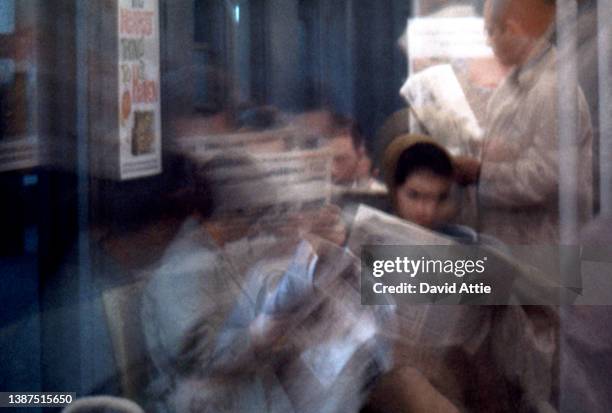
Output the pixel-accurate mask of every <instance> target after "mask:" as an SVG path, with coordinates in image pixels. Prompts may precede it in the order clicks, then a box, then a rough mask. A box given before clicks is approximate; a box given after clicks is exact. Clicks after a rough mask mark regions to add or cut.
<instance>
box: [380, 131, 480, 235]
mask: <svg viewBox="0 0 612 413" xmlns="http://www.w3.org/2000/svg"><path fill="white" fill-rule="evenodd" d="M383 169H384V173H385V181H386V184H387V187H388V188H389V197H390V198H391V205H392V207H393V208H394V210H395V213H396V214H397V215H398V216H399V217H400V218H403V219H405V220H406V221H410V222H413V223H415V224H417V225H420V226H422V227H425V228H427V229H430V230H432V231H437V232H440V233H442V234H444V235H447V236H449V237H451V238H454V239H457V240H458V241H460V242H467V243H474V242H476V241H477V239H478V237H477V234H476V233H475V232H474V231H473V230H472V229H471V228H469V227H466V226H462V225H456V224H454V223H453V219H454V218H455V217H456V216H457V212H458V205H457V199H456V194H455V193H454V185H455V180H454V170H453V164H452V158H451V156H450V154H449V153H448V151H447V150H446V149H445V148H444V147H443V146H441V145H439V144H438V143H437V142H435V141H434V140H433V139H432V138H430V137H427V136H424V135H417V134H404V135H400V136H398V137H396V138H395V139H394V140H393V141H391V143H390V144H389V146H388V147H387V150H386V151H385V156H384V158H383Z"/></svg>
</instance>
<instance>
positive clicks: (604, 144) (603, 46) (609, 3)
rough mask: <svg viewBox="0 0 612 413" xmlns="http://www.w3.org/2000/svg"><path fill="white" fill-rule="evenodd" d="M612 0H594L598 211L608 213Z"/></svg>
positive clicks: (611, 196)
mask: <svg viewBox="0 0 612 413" xmlns="http://www.w3.org/2000/svg"><path fill="white" fill-rule="evenodd" d="M611 25H612V0H598V1H597V28H598V30H597V50H598V55H599V168H600V182H599V185H600V186H599V193H600V206H601V213H602V214H608V215H609V214H612V82H611V81H610V76H611V75H612V73H611V72H612V43H611V42H612V40H611V38H612V28H611Z"/></svg>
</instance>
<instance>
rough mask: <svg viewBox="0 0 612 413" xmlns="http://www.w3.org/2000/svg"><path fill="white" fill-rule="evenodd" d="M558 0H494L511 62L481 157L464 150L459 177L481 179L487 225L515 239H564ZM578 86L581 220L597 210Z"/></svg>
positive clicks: (492, 21) (491, 14)
mask: <svg viewBox="0 0 612 413" xmlns="http://www.w3.org/2000/svg"><path fill="white" fill-rule="evenodd" d="M554 17H555V5H554V2H553V1H547V0H488V1H487V2H486V4H485V26H486V30H487V33H488V36H489V42H490V44H491V46H492V47H493V51H494V53H495V55H496V57H497V58H498V60H499V61H500V63H501V64H503V65H504V66H507V67H509V68H511V71H510V73H509V75H508V76H507V77H506V79H505V80H504V81H503V83H502V84H501V85H500V86H499V87H498V89H497V90H496V91H495V93H494V95H493V97H492V98H491V101H490V102H489V105H488V109H487V130H486V132H485V141H484V145H483V150H482V157H481V159H480V160H478V159H474V158H469V157H457V158H456V159H455V167H456V169H457V172H458V173H457V176H458V180H459V181H460V182H462V183H464V184H471V183H478V194H479V201H480V211H479V214H480V216H479V219H480V228H479V229H480V230H481V231H482V232H484V233H489V234H492V235H494V236H496V237H498V238H500V239H501V240H502V241H505V242H508V243H557V242H559V167H560V165H561V166H562V165H564V154H563V153H560V151H559V141H558V137H557V127H558V93H557V88H558V79H557V67H556V64H557V56H556V51H555V47H554V46H553V44H552V43H551V32H552V30H553V28H554V26H553V21H554ZM577 92H578V94H577V95H578V102H577V105H578V106H577V107H578V114H577V115H578V116H577V121H578V128H577V136H576V142H575V150H576V151H577V153H578V168H577V173H578V176H577V187H578V188H577V192H575V196H576V199H577V200H578V219H579V222H581V223H583V222H584V221H586V220H587V219H588V217H589V216H590V214H591V209H592V206H591V205H592V199H591V198H592V177H591V160H592V154H591V142H592V129H591V124H590V115H589V111H588V108H587V105H586V101H585V98H584V96H583V94H582V91H581V90H580V89H578V90H577Z"/></svg>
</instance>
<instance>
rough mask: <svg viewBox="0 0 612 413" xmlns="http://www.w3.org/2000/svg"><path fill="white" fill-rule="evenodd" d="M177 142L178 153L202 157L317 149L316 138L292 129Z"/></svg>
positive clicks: (186, 137) (188, 139)
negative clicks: (179, 151)
mask: <svg viewBox="0 0 612 413" xmlns="http://www.w3.org/2000/svg"><path fill="white" fill-rule="evenodd" d="M177 141H178V142H177V146H178V149H179V150H181V151H185V152H187V153H193V154H197V155H205V156H210V155H215V154H218V153H223V152H226V151H230V150H233V149H237V148H240V149H242V150H244V149H248V150H249V151H251V152H254V153H272V152H285V151H292V150H302V149H315V148H317V147H319V146H320V142H319V140H318V138H317V137H315V136H311V135H308V134H305V133H303V132H300V131H299V130H298V129H296V128H294V127H283V128H276V129H268V130H264V131H254V132H253V131H250V132H237V133H224V134H215V135H193V136H183V137H180V138H179V139H178V140H177Z"/></svg>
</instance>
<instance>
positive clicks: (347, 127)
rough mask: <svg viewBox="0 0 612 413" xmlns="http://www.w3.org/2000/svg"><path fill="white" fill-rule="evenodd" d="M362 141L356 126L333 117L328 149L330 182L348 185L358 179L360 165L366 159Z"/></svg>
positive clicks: (341, 118) (345, 119) (346, 120)
mask: <svg viewBox="0 0 612 413" xmlns="http://www.w3.org/2000/svg"><path fill="white" fill-rule="evenodd" d="M363 141H364V139H363V135H362V134H361V131H360V130H359V127H358V126H357V124H356V123H355V122H354V121H352V120H350V119H348V118H344V117H341V116H337V115H335V116H333V127H332V131H331V133H330V135H329V142H328V148H329V149H330V151H331V152H332V171H331V174H332V181H333V182H334V183H335V184H338V185H350V184H352V183H353V182H355V181H356V180H358V179H359V178H360V172H361V170H360V165H361V164H362V161H363V160H364V157H366V154H365V148H364V142H363Z"/></svg>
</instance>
